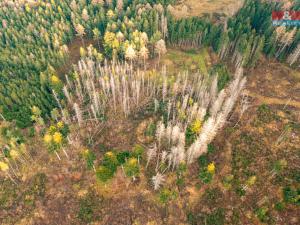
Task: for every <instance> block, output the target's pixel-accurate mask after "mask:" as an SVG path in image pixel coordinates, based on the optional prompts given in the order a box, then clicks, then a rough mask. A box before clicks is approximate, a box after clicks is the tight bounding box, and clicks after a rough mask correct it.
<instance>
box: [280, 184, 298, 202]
mask: <svg viewBox="0 0 300 225" xmlns="http://www.w3.org/2000/svg"><path fill="white" fill-rule="evenodd" d="M283 199H284V201H285V202H287V203H293V204H296V205H300V189H298V190H294V189H292V188H291V187H285V188H283Z"/></svg>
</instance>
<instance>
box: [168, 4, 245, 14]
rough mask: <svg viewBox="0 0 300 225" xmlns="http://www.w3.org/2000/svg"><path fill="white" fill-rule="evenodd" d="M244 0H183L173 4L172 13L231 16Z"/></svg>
mask: <svg viewBox="0 0 300 225" xmlns="http://www.w3.org/2000/svg"><path fill="white" fill-rule="evenodd" d="M243 2H244V0H183V1H179V3H178V4H177V5H175V6H174V10H172V14H173V15H174V16H175V17H176V18H186V17H190V16H202V15H204V14H213V13H220V14H221V13H224V14H225V15H228V16H232V15H234V14H235V12H236V11H237V10H238V9H239V8H240V7H241V6H242V5H243Z"/></svg>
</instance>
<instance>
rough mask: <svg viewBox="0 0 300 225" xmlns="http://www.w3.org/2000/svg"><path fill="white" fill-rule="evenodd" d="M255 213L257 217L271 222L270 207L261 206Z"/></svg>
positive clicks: (264, 221) (262, 220)
mask: <svg viewBox="0 0 300 225" xmlns="http://www.w3.org/2000/svg"><path fill="white" fill-rule="evenodd" d="M255 215H256V216H257V218H258V219H259V220H260V221H261V222H263V223H266V222H270V221H271V217H270V215H269V209H268V208H267V207H266V206H263V207H260V208H258V209H257V210H256V211H255Z"/></svg>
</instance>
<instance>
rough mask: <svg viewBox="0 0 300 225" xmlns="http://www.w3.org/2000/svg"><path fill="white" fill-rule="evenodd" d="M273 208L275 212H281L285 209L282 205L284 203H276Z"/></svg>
mask: <svg viewBox="0 0 300 225" xmlns="http://www.w3.org/2000/svg"><path fill="white" fill-rule="evenodd" d="M274 208H275V209H276V210H277V211H283V210H284V208H285V204H284V202H276V203H275V206H274Z"/></svg>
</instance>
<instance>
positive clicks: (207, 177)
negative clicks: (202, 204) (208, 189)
mask: <svg viewBox="0 0 300 225" xmlns="http://www.w3.org/2000/svg"><path fill="white" fill-rule="evenodd" d="M199 178H200V180H201V181H202V182H203V183H205V184H208V183H210V182H211V181H212V178H213V174H212V173H210V172H208V171H207V169H206V168H203V169H201V170H200V173H199Z"/></svg>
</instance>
